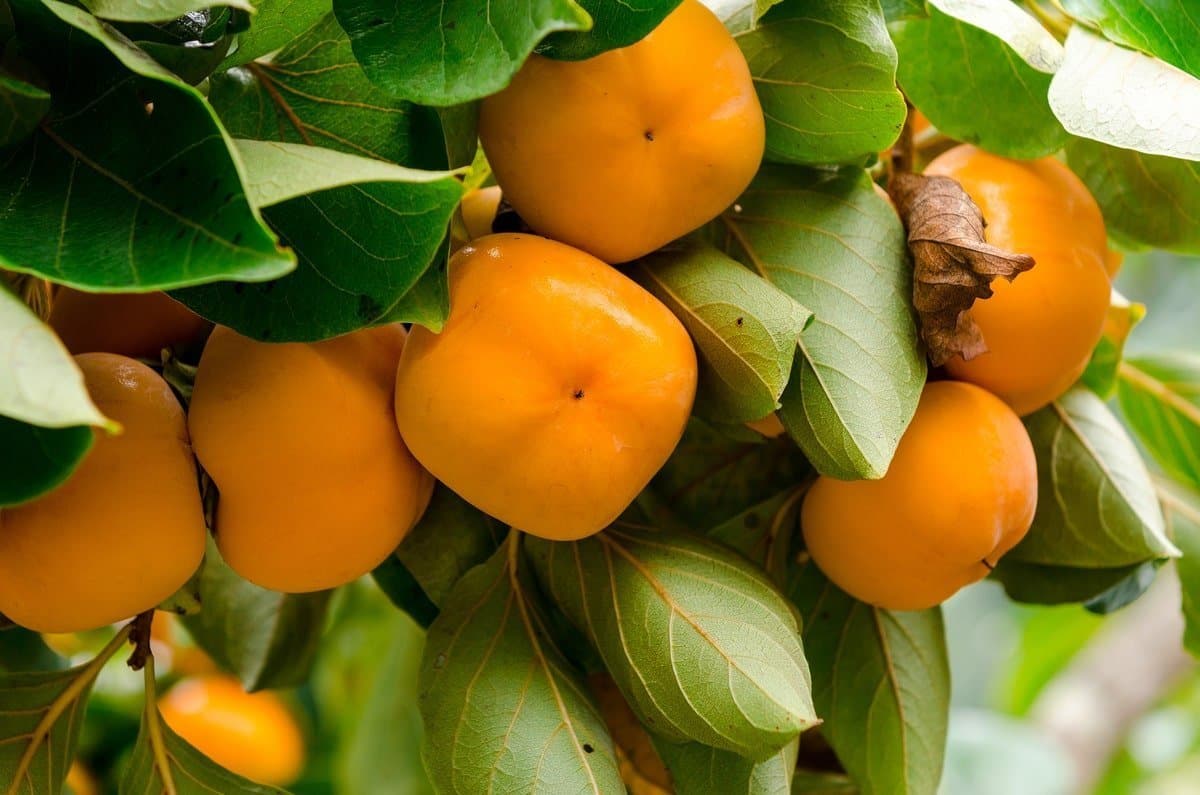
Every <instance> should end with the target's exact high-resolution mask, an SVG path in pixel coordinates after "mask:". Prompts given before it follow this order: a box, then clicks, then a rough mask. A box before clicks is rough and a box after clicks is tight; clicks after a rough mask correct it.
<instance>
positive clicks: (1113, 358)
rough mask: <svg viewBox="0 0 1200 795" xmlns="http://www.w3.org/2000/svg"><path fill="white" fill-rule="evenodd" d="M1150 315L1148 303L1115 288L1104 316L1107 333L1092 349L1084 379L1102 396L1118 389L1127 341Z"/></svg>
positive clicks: (1082, 378)
mask: <svg viewBox="0 0 1200 795" xmlns="http://www.w3.org/2000/svg"><path fill="white" fill-rule="evenodd" d="M1145 316H1146V306H1145V304H1136V303H1132V302H1131V301H1130V300H1129V299H1128V298H1126V297H1125V296H1123V295H1121V294H1120V293H1118V292H1117V291H1116V290H1115V289H1114V290H1113V292H1112V301H1111V303H1110V304H1109V306H1108V312H1107V313H1106V314H1105V317H1104V333H1103V336H1101V337H1100V341H1099V342H1097V343H1096V347H1095V348H1094V349H1093V350H1092V358H1091V359H1090V360H1089V361H1088V366H1087V369H1086V370H1084V371H1083V375H1082V376H1080V380H1081V381H1082V382H1083V383H1084V384H1086V385H1087V388H1088V389H1090V390H1092V391H1093V392H1095V393H1096V394H1097V395H1099V396H1100V397H1102V398H1105V399H1107V398H1110V397H1112V395H1113V393H1114V392H1115V391H1116V389H1117V371H1118V370H1119V369H1120V367H1121V361H1122V358H1123V357H1124V355H1125V342H1126V340H1128V339H1129V333H1130V332H1131V331H1133V327H1134V326H1136V325H1137V324H1138V323H1140V322H1142V318H1144V317H1145Z"/></svg>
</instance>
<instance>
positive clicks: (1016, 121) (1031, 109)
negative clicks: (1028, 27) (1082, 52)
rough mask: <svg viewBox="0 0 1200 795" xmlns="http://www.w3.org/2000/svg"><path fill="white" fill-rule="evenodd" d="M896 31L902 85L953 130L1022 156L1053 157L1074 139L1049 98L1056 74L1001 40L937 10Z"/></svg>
mask: <svg viewBox="0 0 1200 795" xmlns="http://www.w3.org/2000/svg"><path fill="white" fill-rule="evenodd" d="M891 31H892V39H893V40H894V41H895V42H896V49H897V50H898V51H899V53H900V69H899V78H900V86H901V87H902V88H903V89H904V93H905V94H907V95H908V98H909V100H911V101H912V103H913V104H914V105H916V106H917V107H918V108H920V109H921V111H922V112H923V113H924V114H925V115H926V116H927V117H928V118H929V121H930V122H931V123H932V124H933V126H935V127H937V128H938V129H939V130H941V131H942V132H944V133H945V134H946V135H948V136H950V137H951V138H956V139H958V140H960V141H967V142H969V143H974V144H978V145H979V146H981V147H983V148H984V149H987V150H988V151H990V152H995V153H996V154H1000V155H1005V156H1008V157H1018V158H1033V157H1042V156H1043V155H1049V154H1051V153H1053V152H1056V151H1057V150H1059V149H1061V148H1062V146H1063V144H1065V143H1066V141H1067V134H1066V131H1065V130H1063V128H1062V125H1061V124H1060V123H1059V121H1058V119H1057V118H1055V116H1054V114H1053V113H1052V112H1051V110H1050V104H1049V102H1048V101H1047V99H1046V92H1047V91H1048V90H1049V88H1050V75H1048V74H1045V73H1043V72H1039V71H1037V70H1035V69H1034V68H1033V67H1031V66H1029V65H1028V64H1027V63H1025V62H1024V61H1022V60H1021V58H1020V57H1019V56H1018V55H1017V54H1016V53H1015V52H1014V51H1013V50H1012V48H1010V47H1009V46H1008V45H1007V44H1005V43H1004V42H1003V41H1001V40H1000V39H998V38H996V37H995V36H993V35H991V34H990V33H987V32H986V31H983V30H980V29H979V28H976V27H974V26H972V25H968V24H967V23H965V22H960V21H959V20H957V19H955V18H954V17H951V16H948V15H947V14H943V13H942V12H940V11H938V10H937V9H930V12H929V18H928V19H908V20H905V21H903V22H898V23H895V24H894V25H892V26H891Z"/></svg>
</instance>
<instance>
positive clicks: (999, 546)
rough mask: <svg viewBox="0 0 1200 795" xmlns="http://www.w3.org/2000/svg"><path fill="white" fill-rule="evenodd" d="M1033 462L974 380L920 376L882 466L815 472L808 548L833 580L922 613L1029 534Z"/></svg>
mask: <svg viewBox="0 0 1200 795" xmlns="http://www.w3.org/2000/svg"><path fill="white" fill-rule="evenodd" d="M1036 507H1037V462H1036V461H1035V460H1034V454H1033V445H1032V443H1031V442H1030V441H1029V434H1028V433H1027V432H1026V431H1025V426H1024V425H1022V424H1021V420H1020V418H1018V417H1017V415H1016V414H1015V413H1014V412H1013V411H1012V409H1010V408H1009V407H1008V406H1007V405H1005V404H1004V403H1003V402H1002V401H1001V400H1000V399H999V398H997V397H995V396H994V395H992V394H991V393H989V392H987V391H986V390H984V389H981V388H980V387H977V386H975V385H973V384H967V383H961V382H955V381H937V382H933V383H930V384H927V385H926V387H925V391H924V392H923V393H922V394H921V400H920V403H919V404H918V406H917V412H916V415H915V416H914V417H913V420H912V423H911V424H910V425H909V427H908V429H907V431H905V434H904V436H903V437H902V438H901V439H900V445H899V446H898V447H897V449H896V455H895V458H893V459H892V463H891V466H890V467H889V469H888V471H887V474H885V475H884V476H883V477H882V478H880V479H879V480H855V481H843V480H836V479H834V478H831V477H827V476H822V477H820V478H818V479H817V481H816V483H814V484H813V486H812V488H811V489H810V490H809V493H808V495H807V496H806V498H805V500H804V506H803V508H802V511H801V523H802V527H803V532H804V541H805V544H806V545H807V547H808V553H809V554H810V555H811V556H812V559H813V561H814V562H815V563H816V564H817V567H818V568H820V569H821V571H822V572H824V574H825V576H827V577H828V578H829V579H830V580H832V581H833V582H834V583H835V584H836V585H837V586H838V587H839V588H841V589H842V590H844V591H846V592H847V593H849V594H850V595H851V596H853V597H855V598H856V599H859V600H861V601H863V602H867V603H868V604H872V605H876V606H878V607H884V608H887V609H890V610H920V609H923V608H926V607H932V606H933V605H936V604H939V603H941V602H943V601H945V600H946V599H948V598H949V597H950V596H951V595H953V594H954V593H955V592H956V591H958V589H960V588H962V587H963V586H965V585H969V584H970V583H973V582H975V581H976V580H979V579H982V578H983V577H985V576H986V575H987V573H988V571H989V567H994V566H995V565H996V561H997V560H999V559H1000V557H1001V556H1002V555H1004V553H1006V552H1008V551H1009V550H1010V549H1012V548H1013V547H1014V546H1016V544H1017V543H1018V542H1019V541H1020V540H1021V539H1022V538H1023V537H1024V536H1025V533H1026V532H1028V530H1029V526H1030V524H1031V523H1032V522H1033V514H1034V510H1035V509H1036Z"/></svg>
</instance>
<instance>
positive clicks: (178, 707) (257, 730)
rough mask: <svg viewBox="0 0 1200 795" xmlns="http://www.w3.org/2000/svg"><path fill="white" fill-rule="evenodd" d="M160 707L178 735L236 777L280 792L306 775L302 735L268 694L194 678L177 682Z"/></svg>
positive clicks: (227, 681)
mask: <svg viewBox="0 0 1200 795" xmlns="http://www.w3.org/2000/svg"><path fill="white" fill-rule="evenodd" d="M158 707H159V710H160V711H161V712H162V716H163V720H164V721H166V723H167V725H168V726H170V727H171V729H172V730H173V731H174V732H175V733H176V734H178V735H179V736H180V737H182V738H183V739H185V740H187V741H188V742H189V743H191V744H192V745H193V746H195V748H196V750H198V751H200V753H202V754H204V755H205V756H207V757H208V758H209V759H211V760H213V761H214V762H216V763H217V764H218V765H220V766H221V767H224V768H226V769H227V770H231V771H233V772H234V773H236V774H238V775H239V776H243V777H244V778H248V779H250V780H251V781H255V782H258V783H259V784H266V785H268V786H275V787H283V786H287V785H288V784H291V783H292V782H294V781H295V780H296V779H297V778H299V777H300V773H301V772H302V771H303V769H304V759H305V743H304V735H303V733H302V732H301V731H300V726H299V725H298V724H297V722H296V719H295V717H293V715H292V713H291V711H290V710H289V709H288V707H287V705H286V704H285V703H284V702H283V700H282V699H280V698H279V696H277V695H275V694H274V693H272V692H270V691H269V690H264V691H260V692H257V693H247V692H246V691H244V690H243V689H242V686H241V685H240V684H238V682H237V680H236V679H233V678H232V677H228V676H222V675H214V676H205V677H195V678H190V679H183V680H181V681H180V682H178V683H177V684H176V685H175V686H174V687H172V688H171V689H170V690H169V691H168V692H167V694H166V696H164V697H163V698H162V699H160V700H159V703H158Z"/></svg>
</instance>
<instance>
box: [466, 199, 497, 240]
mask: <svg viewBox="0 0 1200 795" xmlns="http://www.w3.org/2000/svg"><path fill="white" fill-rule="evenodd" d="M500 198H501V194H500V186H499V185H492V186H490V187H487V188H476V189H475V190H473V191H471V192H470V193H468V194H467V195H466V196H463V200H462V203H461V205H460V210H461V212H462V219H463V226H464V227H466V230H467V240H468V241H470V240H478V239H479V238H481V237H484V236H485V235H490V234H491V233H492V223H493V222H494V221H495V220H496V211H497V210H499V209H500Z"/></svg>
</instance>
